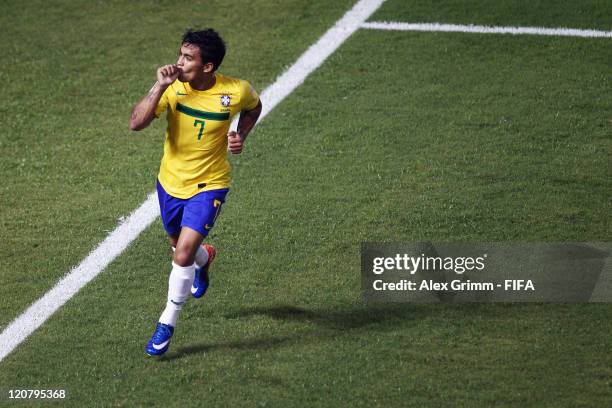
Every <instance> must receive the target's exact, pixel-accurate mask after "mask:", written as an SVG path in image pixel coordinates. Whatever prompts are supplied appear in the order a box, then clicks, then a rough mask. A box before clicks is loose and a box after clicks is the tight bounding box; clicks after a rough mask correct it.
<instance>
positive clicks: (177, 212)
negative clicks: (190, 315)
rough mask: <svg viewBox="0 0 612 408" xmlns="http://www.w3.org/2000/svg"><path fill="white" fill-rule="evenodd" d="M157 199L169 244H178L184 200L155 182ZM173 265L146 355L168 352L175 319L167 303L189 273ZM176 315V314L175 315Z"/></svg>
mask: <svg viewBox="0 0 612 408" xmlns="http://www.w3.org/2000/svg"><path fill="white" fill-rule="evenodd" d="M157 197H158V200H159V209H160V213H161V218H162V223H163V224H164V229H165V230H166V232H167V233H168V237H169V238H170V244H171V245H172V244H174V246H176V244H177V243H178V238H179V236H180V233H181V220H182V218H183V208H184V205H185V203H186V200H181V199H178V198H176V197H172V196H171V195H169V194H167V193H166V191H165V190H164V189H163V187H162V186H161V184H160V183H159V181H158V182H157ZM174 269H175V268H174V265H173V266H172V271H171V272H170V278H169V282H168V287H169V289H168V297H167V300H166V307H165V309H164V311H163V312H162V316H161V317H160V319H159V321H158V323H157V326H156V328H155V332H154V333H153V336H152V337H151V340H149V342H148V344H147V347H146V349H145V350H146V353H147V354H149V355H161V354H164V353H165V352H166V351H167V350H168V346H169V345H170V338H171V337H172V335H173V334H174V325H175V323H176V318H174V319H173V316H172V313H171V308H170V309H169V308H168V303H170V304H172V303H171V302H172V297H173V294H174V293H175V292H176V289H175V288H176V287H177V286H179V287H180V286H181V284H182V280H183V279H181V276H182V275H184V274H185V275H188V274H189V271H187V272H185V273H183V272H182V271H177V272H175V271H174ZM192 279H193V278H192ZM177 315H178V314H177Z"/></svg>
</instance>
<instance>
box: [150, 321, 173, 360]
mask: <svg viewBox="0 0 612 408" xmlns="http://www.w3.org/2000/svg"><path fill="white" fill-rule="evenodd" d="M173 334H174V327H172V326H170V325H168V324H164V323H157V327H156V328H155V333H153V337H151V340H149V343H147V347H146V349H145V351H146V352H147V354H148V355H150V356H161V355H162V354H164V353H165V352H166V351H168V347H169V346H170V339H171V338H172V335H173Z"/></svg>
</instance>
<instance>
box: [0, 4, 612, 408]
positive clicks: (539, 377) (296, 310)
mask: <svg viewBox="0 0 612 408" xmlns="http://www.w3.org/2000/svg"><path fill="white" fill-rule="evenodd" d="M430 3H431V2H427V1H422V0H411V1H400V0H387V2H386V3H385V4H383V6H382V7H381V9H380V10H379V11H378V12H377V13H375V14H374V15H373V16H372V17H371V18H370V20H371V21H381V20H393V21H405V22H446V23H457V24H470V23H474V24H499V25H517V26H518V25H538V26H548V27H558V26H562V27H572V28H585V29H586V28H596V29H603V30H611V29H612V19H610V13H609V10H610V9H611V8H612V2H610V1H609V0H607V1H604V0H599V1H597V0H592V1H584V2H580V3H579V4H578V3H577V2H572V1H552V0H548V1H530V2H527V1H499V2H486V1H465V0H464V1H458V0H457V1H449V2H445V4H444V5H441V6H436V5H433V4H430ZM352 4H353V3H352V2H350V1H337V2H326V1H299V0H292V1H287V2H282V3H280V4H279V3H273V2H271V1H269V0H260V1H255V2H249V3H246V2H239V1H223V2H221V1H216V2H201V3H197V4H195V3H194V2H193V1H192V2H153V1H151V2H138V3H134V4H133V5H126V4H124V3H123V2H107V3H93V2H86V1H73V0H70V1H68V0H66V1H63V2H58V3H53V5H50V4H49V3H47V2H34V1H32V2H28V3H26V4H21V3H17V2H13V1H11V2H4V3H2V5H0V10H1V11H2V13H0V33H2V34H3V36H2V38H3V40H2V41H0V61H1V69H0V78H1V79H2V83H3V84H4V92H3V97H2V98H0V112H1V113H2V125H3V128H4V129H5V131H4V132H3V133H2V134H1V135H0V152H1V154H2V161H1V162H0V170H1V172H2V175H3V179H4V183H3V184H2V186H1V189H2V190H1V191H2V194H1V195H0V211H1V217H0V220H1V221H0V222H1V223H2V228H0V239H2V242H3V244H2V245H1V246H0V279H1V281H2V285H0V311H1V312H2V313H0V328H2V329H3V328H4V327H6V325H8V324H9V323H10V322H11V321H12V320H13V319H14V318H15V317H16V316H18V315H19V314H20V313H21V312H22V311H23V310H24V309H25V308H26V307H27V306H28V305H29V304H31V303H32V302H33V301H35V300H36V299H38V298H39V297H40V296H41V295H42V294H44V293H45V292H46V291H47V290H48V289H49V288H50V287H51V286H52V285H53V284H54V283H55V282H57V280H58V279H59V278H60V277H62V276H63V275H64V274H66V273H67V272H68V271H69V270H70V269H71V268H72V267H73V266H75V265H77V264H78V263H79V262H80V261H81V260H82V259H83V258H84V257H85V256H86V255H87V254H88V253H89V252H90V251H91V250H92V249H93V248H94V247H95V246H96V245H97V244H98V243H99V242H101V241H102V240H103V239H104V238H105V237H106V236H107V235H108V233H109V231H111V230H113V229H114V228H115V226H116V225H117V223H118V220H119V219H120V218H121V217H124V216H126V215H128V214H129V213H131V212H132V211H133V210H134V209H135V208H137V207H138V206H139V204H140V203H141V202H142V201H143V200H144V199H145V198H146V196H147V194H148V193H150V192H151V191H153V190H154V186H155V176H156V174H157V171H158V166H159V159H160V158H161V154H162V142H163V128H164V123H163V121H158V123H156V124H155V125H154V126H152V127H151V128H149V129H147V130H146V131H144V132H140V133H133V132H130V131H129V130H128V119H129V113H130V110H131V107H132V106H133V104H134V103H136V102H137V101H138V100H139V98H140V97H142V95H143V94H145V93H146V91H147V90H148V89H149V88H150V86H151V85H152V83H153V82H154V73H155V69H156V67H157V66H159V65H162V64H165V63H169V62H173V61H174V59H175V57H176V53H177V49H178V45H179V44H178V41H179V39H180V35H181V34H182V32H183V31H184V30H185V29H186V28H187V27H205V26H213V27H216V28H218V30H219V31H220V32H221V34H222V35H223V37H224V38H225V39H226V42H227V43H228V48H229V52H228V56H227V58H226V61H225V62H224V65H223V67H222V72H224V73H226V74H230V75H234V76H238V77H242V78H246V79H249V80H250V81H251V82H252V83H253V84H254V86H255V87H256V88H257V89H259V90H261V89H263V88H265V87H266V86H267V85H270V84H271V83H272V82H273V81H274V79H275V78H276V76H277V75H279V74H280V73H282V72H283V70H284V69H285V68H286V67H288V66H289V65H291V64H292V63H293V62H294V61H295V59H296V58H297V57H298V56H299V55H301V53H302V52H304V51H305V50H306V49H307V48H308V47H309V46H310V45H311V44H312V43H314V42H315V41H316V40H317V39H318V38H319V37H320V36H321V35H322V34H323V33H324V32H325V31H326V30H327V29H328V28H329V27H330V26H331V25H333V23H334V22H335V21H336V20H337V19H339V18H340V17H341V16H342V15H343V14H344V13H345V12H346V10H348V9H349V8H350V7H351V6H352ZM611 68H612V48H611V40H610V39H584V38H569V37H568V38H562V37H533V36H516V37H515V36H500V35H478V34H457V33H444V34H443V33H415V32H394V31H374V30H365V29H362V30H359V31H357V32H356V33H355V34H354V35H353V36H352V37H351V38H349V40H348V41H347V42H346V43H345V44H343V45H342V46H341V47H340V48H339V50H338V51H336V52H335V53H334V54H333V55H332V56H331V57H330V58H329V59H328V60H327V61H326V62H325V63H324V64H323V65H322V66H321V67H320V68H319V69H318V70H317V71H315V72H314V73H313V74H312V75H311V76H310V77H309V78H308V79H307V80H306V81H305V83H304V84H303V85H302V86H301V87H299V88H298V89H297V90H296V91H295V92H294V93H293V94H292V95H290V96H289V97H288V98H287V99H286V100H285V101H283V102H282V103H281V104H280V105H279V106H278V107H277V108H276V109H275V110H274V111H273V112H272V113H271V114H270V115H269V116H268V117H267V118H266V119H265V120H264V121H263V122H262V123H261V124H260V125H259V126H258V127H257V129H256V130H255V131H254V133H253V134H252V135H251V136H250V138H249V140H248V143H247V146H246V149H245V151H244V153H243V154H242V155H241V156H240V157H232V159H231V160H232V165H233V168H234V171H233V177H234V183H233V188H232V191H231V193H230V195H229V196H228V201H227V204H226V205H225V207H224V210H223V214H222V216H221V217H220V218H219V221H218V222H217V224H216V226H215V229H214V230H213V233H212V234H211V236H210V239H209V241H210V242H212V243H213V244H214V245H215V246H217V248H218V250H219V257H218V261H216V263H215V266H214V269H213V272H212V273H213V276H212V279H213V281H212V284H211V289H210V291H209V293H208V294H207V295H206V296H205V298H203V299H200V300H198V301H195V300H191V301H190V302H189V303H188V305H187V306H186V307H185V308H184V309H183V312H182V314H181V318H180V320H179V324H178V326H177V331H176V334H175V337H174V339H173V343H172V347H171V349H170V351H169V352H168V354H167V355H166V356H165V357H164V358H162V359H150V358H146V357H145V355H144V345H145V344H146V342H147V341H148V339H149V336H150V335H151V333H152V330H153V328H154V325H155V322H156V319H157V318H158V316H159V313H160V312H161V310H162V308H163V305H164V303H165V297H166V290H167V286H166V285H167V275H168V272H169V270H170V256H171V252H170V249H169V247H168V245H167V243H166V240H165V234H164V231H163V228H162V226H161V222H160V221H159V220H157V221H156V222H155V223H154V224H153V226H152V227H150V228H149V229H147V230H146V231H145V232H144V233H143V234H142V235H141V236H140V237H139V238H138V239H137V240H136V241H135V242H134V243H133V244H132V246H131V247H130V248H129V249H128V250H127V251H126V252H125V253H124V254H123V255H122V256H120V257H119V258H117V259H116V260H115V262H113V263H112V264H111V266H110V267H109V268H107V269H106V270H105V271H104V272H102V273H101V274H100V276H98V277H97V278H96V279H95V280H94V281H93V282H92V283H90V284H89V285H88V286H86V287H85V288H84V289H83V290H82V291H81V292H79V293H78V294H77V295H76V296H75V297H74V298H73V299H72V300H70V301H69V302H68V303H67V304H66V305H65V306H64V307H62V308H61V309H60V311H58V313H56V314H55V315H54V316H53V317H52V318H51V319H49V321H48V322H46V323H45V324H44V325H43V326H42V327H41V328H40V329H39V330H37V331H36V332H35V333H34V334H33V335H32V336H31V337H29V338H28V340H27V341H26V342H24V343H23V344H22V345H21V346H19V347H18V348H17V349H16V350H15V351H13V353H11V354H10V355H9V356H8V357H6V358H5V359H4V360H3V361H2V362H0V390H7V389H10V388H45V389H47V388H55V389H65V390H67V393H68V395H69V398H68V399H67V400H66V401H63V402H54V403H52V404H49V405H57V406H60V405H61V406H64V405H65V406H75V407H82V406H100V407H106V406H152V405H153V406H162V405H163V406H283V407H285V406H414V407H430V406H431V407H440V406H448V407H456V406H464V407H474V406H513V407H527V406H533V407H603V406H609V405H612V391H611V390H612V368H611V367H612V357H610V350H611V349H612V340H611V339H612V310H611V309H610V306H609V304H574V305H572V304H547V305H543V304H531V305H518V304H464V305H413V304H405V305H376V306H372V305H366V304H364V303H363V301H362V300H361V292H360V287H361V284H360V264H359V262H360V254H359V248H360V244H361V242H363V241H372V242H381V241H400V242H401V241H406V242H411V241H421V240H426V241H445V242H453V241H464V242H470V241H511V242H512V241H551V242H562V241H612V223H611V222H610V214H611V210H612V201H611V199H610V198H611V197H612V181H611V180H612V177H611V176H612V174H611V169H612V166H611V163H612V162H611V158H612V138H611V135H612V113H611V112H612V94H611V93H610V92H609V89H610V86H611V84H612V75H611V73H612V70H611ZM0 346H1V345H0ZM2 403H7V404H8V405H9V406H11V405H14V406H27V405H28V403H27V402H8V401H3V400H0V404H2ZM31 405H36V403H34V402H32V403H31Z"/></svg>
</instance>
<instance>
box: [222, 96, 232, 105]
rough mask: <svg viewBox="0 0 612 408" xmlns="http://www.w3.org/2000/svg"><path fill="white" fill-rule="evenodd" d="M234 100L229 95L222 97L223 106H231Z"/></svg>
mask: <svg viewBox="0 0 612 408" xmlns="http://www.w3.org/2000/svg"><path fill="white" fill-rule="evenodd" d="M231 102H232V98H231V97H230V96H229V95H221V106H230V103H231Z"/></svg>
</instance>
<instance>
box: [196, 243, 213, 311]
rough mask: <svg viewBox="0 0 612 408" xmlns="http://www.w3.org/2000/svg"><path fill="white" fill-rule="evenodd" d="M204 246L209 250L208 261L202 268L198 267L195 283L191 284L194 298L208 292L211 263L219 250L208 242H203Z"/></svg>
mask: <svg viewBox="0 0 612 408" xmlns="http://www.w3.org/2000/svg"><path fill="white" fill-rule="evenodd" d="M202 248H204V249H205V250H206V252H208V262H207V263H206V265H204V266H203V267H201V268H196V271H195V276H194V278H193V284H192V285H191V294H192V295H193V297H194V298H196V299H199V298H201V297H202V296H204V294H205V293H206V290H207V289H208V283H209V276H208V272H209V271H210V265H211V264H212V263H213V261H214V260H215V255H216V254H217V251H216V250H215V247H214V246H212V245H208V244H202Z"/></svg>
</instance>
